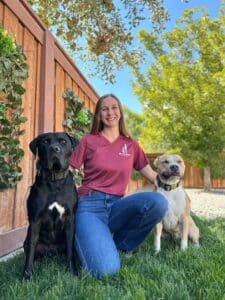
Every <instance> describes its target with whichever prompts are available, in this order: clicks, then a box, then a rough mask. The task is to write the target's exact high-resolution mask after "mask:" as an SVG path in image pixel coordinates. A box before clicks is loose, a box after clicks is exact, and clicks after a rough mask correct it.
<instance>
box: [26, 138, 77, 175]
mask: <svg viewBox="0 0 225 300" xmlns="http://www.w3.org/2000/svg"><path fill="white" fill-rule="evenodd" d="M77 145H78V141H77V140H76V139H75V138H73V137H71V136H70V135H68V134H67V133H65V132H49V133H43V134H41V135H39V136H38V137H36V138H35V139H34V140H33V141H32V142H31V143H30V145H29V146H30V150H31V151H32V152H33V154H34V155H38V158H39V160H38V166H40V167H42V168H43V169H48V170H53V171H56V172H57V171H61V170H66V169H67V168H68V166H69V158H70V155H71V152H72V149H73V148H75V147H76V146H77Z"/></svg>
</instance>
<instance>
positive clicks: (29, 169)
mask: <svg viewBox="0 0 225 300" xmlns="http://www.w3.org/2000/svg"><path fill="white" fill-rule="evenodd" d="M23 49H24V53H25V55H26V57H27V63H28V65H29V77H28V79H27V80H26V81H25V83H24V87H25V89H26V92H25V94H24V96H23V108H24V116H25V117H26V118H27V122H26V123H25V124H22V125H21V129H23V130H25V132H26V134H25V135H23V136H22V137H21V139H20V142H21V147H22V149H23V150H24V158H23V160H22V161H21V164H20V165H21V168H22V170H23V179H22V180H21V181H20V182H19V183H18V184H17V188H16V214H15V221H14V223H15V228H17V227H21V226H23V225H25V224H26V215H25V209H24V207H25V203H24V201H25V195H26V192H27V189H28V187H29V186H30V185H31V184H32V180H33V155H32V153H31V152H30V150H29V143H30V141H31V140H32V139H33V136H34V130H35V129H34V124H35V118H34V115H35V107H36V103H35V100H36V84H37V52H38V44H37V41H36V40H35V39H34V37H33V36H32V35H31V33H30V32H29V31H28V30H26V29H25V30H24V45H23Z"/></svg>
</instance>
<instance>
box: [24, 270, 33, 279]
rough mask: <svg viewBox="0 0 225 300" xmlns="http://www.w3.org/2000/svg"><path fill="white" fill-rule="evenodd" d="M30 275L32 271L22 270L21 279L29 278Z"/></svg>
mask: <svg viewBox="0 0 225 300" xmlns="http://www.w3.org/2000/svg"><path fill="white" fill-rule="evenodd" d="M31 276H32V271H28V270H24V272H23V280H29V279H30V278H31Z"/></svg>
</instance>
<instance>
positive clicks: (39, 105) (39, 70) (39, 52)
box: [0, 0, 225, 256]
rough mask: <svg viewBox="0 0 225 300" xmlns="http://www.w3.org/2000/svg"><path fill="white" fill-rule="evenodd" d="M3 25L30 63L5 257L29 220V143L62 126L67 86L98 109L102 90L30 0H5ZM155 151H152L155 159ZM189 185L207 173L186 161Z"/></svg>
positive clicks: (2, 203) (2, 231)
mask: <svg viewBox="0 0 225 300" xmlns="http://www.w3.org/2000/svg"><path fill="white" fill-rule="evenodd" d="M0 24H1V25H3V26H4V28H5V29H6V30H7V31H8V32H9V33H11V34H13V35H14V36H15V39H16V42H17V44H19V45H22V47H23V51H24V53H25V55H26V57H27V63H28V65H29V78H28V79H27V80H26V82H25V83H24V87H25V89H26V93H25V94H24V95H23V108H24V116H26V117H27V119H28V121H27V122H26V123H25V124H24V125H23V129H25V135H24V136H22V138H21V147H22V148H23V149H24V151H25V156H24V159H23V160H22V162H21V167H22V170H23V178H22V180H21V181H20V182H19V183H18V184H17V186H16V188H13V189H8V190H6V191H5V192H3V193H0V256H2V255H4V254H6V253H8V252H10V251H12V250H14V249H16V248H18V247H20V246H21V245H22V241H23V240H24V237H25V234H26V229H27V226H26V225H27V219H26V209H25V206H26V204H25V195H26V191H27V188H28V187H29V186H30V185H31V183H32V181H33V178H34V171H35V170H34V158H33V156H32V154H31V152H30V151H29V148H28V145H29V142H30V141H31V140H32V139H33V138H34V137H35V136H36V135H38V134H39V133H42V132H48V131H62V130H63V127H62V120H63V119H64V110H65V101H64V99H63V97H62V95H63V93H64V91H65V90H66V88H71V89H72V90H73V91H74V93H75V94H76V95H78V96H79V97H80V99H81V100H82V101H83V102H84V103H85V105H86V107H87V108H88V109H89V110H90V111H92V112H93V111H94V108H95V104H96V101H97V99H98V94H97V93H96V92H95V90H94V89H93V87H92V86H91V85H90V84H89V83H88V81H87V80H86V79H85V78H84V76H83V75H82V74H81V72H80V71H79V70H78V69H77V67H76V66H75V65H74V63H73V62H72V60H71V59H70V58H69V56H68V55H67V54H66V52H65V51H64V50H63V49H62V48H61V46H60V45H59V43H58V42H57V41H56V39H55V38H54V37H53V36H52V34H51V33H50V32H49V30H48V29H47V28H46V27H45V26H44V25H43V23H42V22H41V21H40V19H39V18H38V17H37V15H36V14H35V13H34V12H33V11H32V10H31V8H30V6H29V5H28V4H27V2H26V1H25V0H0ZM154 157H155V155H150V156H149V159H150V161H151V162H152V161H153V159H154ZM186 165H187V167H186V175H185V179H184V185H185V187H195V188H202V187H203V179H202V173H201V171H199V170H198V169H197V168H195V167H193V166H191V165H190V164H188V163H187V164H186ZM146 184H147V183H146V181H144V180H138V181H136V182H134V181H131V182H130V184H129V190H134V189H137V188H140V187H143V186H144V185H146ZM212 186H213V187H215V188H222V187H223V188H224V187H225V180H214V181H213V182H212Z"/></svg>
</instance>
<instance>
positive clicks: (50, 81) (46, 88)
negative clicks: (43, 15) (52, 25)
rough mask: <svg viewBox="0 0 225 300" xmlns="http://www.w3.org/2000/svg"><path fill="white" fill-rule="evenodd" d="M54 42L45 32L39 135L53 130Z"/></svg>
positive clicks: (48, 33)
mask: <svg viewBox="0 0 225 300" xmlns="http://www.w3.org/2000/svg"><path fill="white" fill-rule="evenodd" d="M54 48H55V40H54V38H53V36H52V34H51V33H50V31H49V30H46V31H45V38H44V44H43V46H42V61H41V87H40V89H41V90H40V97H41V99H40V116H39V126H38V127H39V130H38V131H39V133H43V132H49V131H53V129H54V85H55V55H54Z"/></svg>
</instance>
